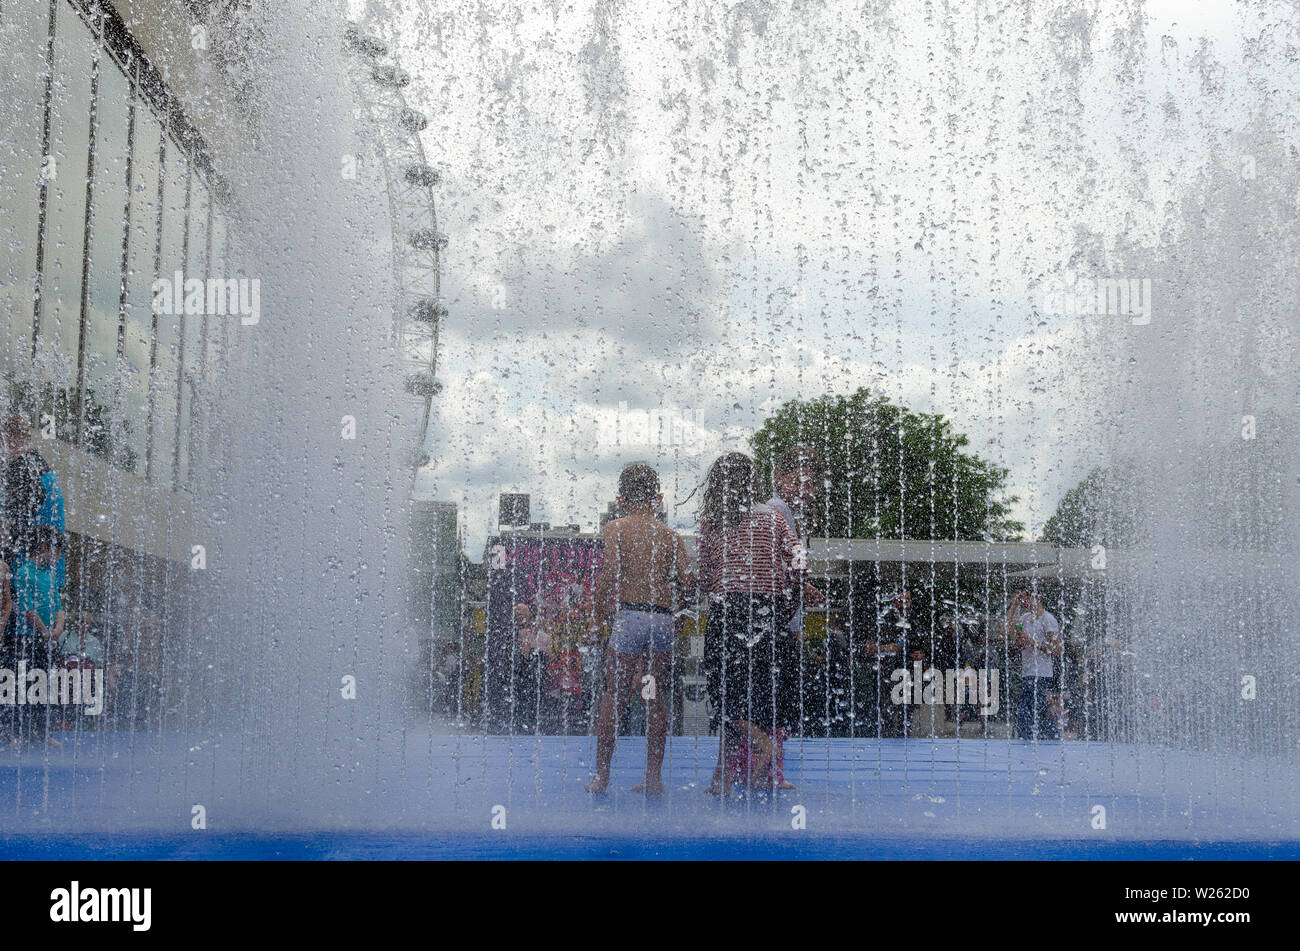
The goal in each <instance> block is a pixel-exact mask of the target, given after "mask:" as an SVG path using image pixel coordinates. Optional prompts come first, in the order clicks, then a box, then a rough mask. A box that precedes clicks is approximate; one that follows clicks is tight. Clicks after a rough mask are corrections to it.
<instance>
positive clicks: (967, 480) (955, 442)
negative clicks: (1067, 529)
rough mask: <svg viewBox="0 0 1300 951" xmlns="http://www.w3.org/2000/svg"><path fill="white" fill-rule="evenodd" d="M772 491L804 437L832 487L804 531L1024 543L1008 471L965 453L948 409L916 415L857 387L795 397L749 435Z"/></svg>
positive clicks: (820, 499)
mask: <svg viewBox="0 0 1300 951" xmlns="http://www.w3.org/2000/svg"><path fill="white" fill-rule="evenodd" d="M750 443H751V445H752V446H753V449H754V457H755V462H756V463H757V465H758V469H759V472H760V474H761V478H762V479H763V480H764V482H765V486H764V488H765V489H769V490H770V488H771V484H772V467H773V463H774V461H775V460H776V459H777V457H779V456H780V454H781V453H782V452H784V451H785V450H786V449H788V448H789V447H791V446H794V445H797V444H803V445H806V446H810V447H812V448H813V449H815V450H816V451H817V453H818V454H819V455H820V457H821V459H822V461H823V464H824V465H823V469H824V476H825V484H824V486H823V488H822V490H821V491H820V492H819V494H818V498H817V502H816V503H815V505H814V506H813V507H814V511H813V512H811V513H805V520H806V525H805V526H804V527H805V530H806V531H808V532H809V533H810V534H812V535H815V536H823V537H854V538H913V539H959V540H966V541H978V540H984V539H990V540H997V541H1004V540H1005V541H1014V540H1018V539H1019V538H1020V537H1021V535H1022V534H1023V532H1024V525H1023V524H1022V523H1021V522H1018V521H1016V520H1014V519H1012V518H1011V516H1010V507H1011V506H1012V505H1013V504H1015V503H1016V502H1017V501H1018V499H1017V497H1016V496H1014V495H1010V494H1008V492H1007V477H1008V470H1007V469H1005V468H1003V467H1001V466H997V465H994V464H993V463H990V462H988V461H986V460H983V459H981V458H979V457H978V456H977V455H975V454H974V453H971V452H968V451H966V447H967V446H968V445H969V444H970V440H969V439H968V438H967V437H966V436H965V435H964V434H962V433H957V432H954V430H953V428H952V424H951V423H950V422H949V421H948V420H946V419H944V417H943V416H942V415H931V414H928V413H916V412H913V411H912V410H909V409H908V408H907V407H905V406H899V405H896V404H894V403H892V402H891V401H890V400H889V399H888V398H887V397H884V396H877V395H873V394H872V393H871V392H870V390H868V389H867V388H865V387H863V388H859V389H858V390H857V391H856V392H854V393H853V394H852V395H851V396H847V397H845V396H831V395H825V396H821V397H818V398H816V399H813V400H807V401H800V400H791V401H789V402H787V403H785V404H784V405H782V406H781V408H780V409H778V410H777V411H776V413H774V414H773V415H772V416H770V417H769V418H768V419H767V420H766V421H765V422H764V423H763V426H762V428H760V429H759V431H758V432H757V433H755V434H754V436H752V437H751V438H750Z"/></svg>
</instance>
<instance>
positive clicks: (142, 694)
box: [0, 413, 159, 746]
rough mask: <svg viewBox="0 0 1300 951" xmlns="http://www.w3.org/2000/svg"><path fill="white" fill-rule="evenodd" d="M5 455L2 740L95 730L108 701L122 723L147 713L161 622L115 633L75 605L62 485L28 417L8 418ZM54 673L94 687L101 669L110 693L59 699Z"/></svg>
mask: <svg viewBox="0 0 1300 951" xmlns="http://www.w3.org/2000/svg"><path fill="white" fill-rule="evenodd" d="M0 458H2V459H3V468H2V470H0V739H5V740H7V741H8V742H10V743H12V744H16V745H22V744H48V745H51V746H59V745H60V741H59V740H58V739H57V736H56V734H57V733H58V732H59V731H60V730H66V729H71V728H74V727H75V728H79V729H89V728H91V727H92V726H93V725H94V724H95V723H97V722H100V721H99V720H98V717H99V716H101V715H103V714H104V713H105V709H104V707H105V706H107V707H108V710H107V713H108V719H109V720H112V721H114V722H116V723H118V724H119V725H128V721H129V723H131V724H134V723H136V722H137V721H143V720H145V719H147V717H148V715H149V713H150V712H151V711H152V709H153V708H154V707H155V706H156V697H157V695H158V693H159V690H158V687H159V683H158V680H159V679H158V677H157V676H156V673H155V670H154V667H155V664H154V663H153V660H154V658H153V657H152V653H151V647H152V645H154V643H155V642H156V641H157V637H155V636H151V635H152V634H155V633H156V630H155V628H156V625H155V624H152V623H151V619H150V618H148V617H147V616H146V615H145V614H144V613H142V612H136V614H137V615H139V618H138V620H139V624H138V625H137V627H138V632H137V636H136V637H134V638H128V637H125V636H119V637H116V638H114V637H113V636H112V634H111V633H110V632H109V631H108V629H107V627H106V625H105V623H104V621H103V619H102V618H100V617H98V616H97V615H96V612H94V611H93V610H92V609H91V606H90V605H89V604H77V605H69V604H68V600H69V599H68V593H67V589H68V584H67V576H68V572H67V562H68V551H67V547H68V546H67V538H68V535H67V529H66V523H65V517H64V498H63V489H62V486H61V485H60V482H59V478H58V476H57V474H56V473H55V471H54V469H53V468H52V467H51V465H50V464H49V462H48V461H47V460H46V459H45V457H44V456H43V455H42V454H41V452H40V451H39V450H38V449H37V448H36V447H35V446H34V445H33V442H32V429H31V426H30V424H29V422H28V420H27V418H26V417H25V416H24V415H21V414H17V413H13V414H10V415H7V416H5V417H3V421H2V422H0ZM87 600H89V599H87ZM123 613H125V612H123ZM55 671H60V672H65V673H72V672H75V673H76V675H77V676H78V677H79V678H81V679H82V681H83V682H84V683H87V684H88V685H90V684H93V683H95V681H94V680H93V675H94V674H95V672H99V678H100V679H99V680H98V681H97V682H98V683H99V684H100V685H101V689H102V695H101V696H99V697H98V699H97V700H96V701H95V704H94V705H92V704H90V703H89V702H87V698H86V697H85V696H81V697H80V701H81V702H79V703H76V704H68V703H56V702H53V701H54V700H55V699H57V698H56V697H55V696H54V695H53V691H52V688H51V685H52V684H53V683H54V677H53V676H52V672H55ZM87 674H89V675H91V676H92V679H91V680H90V681H87V680H85V675H87ZM38 684H40V685H41V686H42V687H43V688H44V689H39V690H38V689H37V685H38ZM114 700H116V701H117V702H116V703H115V704H114V703H113V701H114ZM88 709H89V710H92V711H93V714H94V715H93V717H87V716H85V715H84V714H85V712H86V711H87V710H88Z"/></svg>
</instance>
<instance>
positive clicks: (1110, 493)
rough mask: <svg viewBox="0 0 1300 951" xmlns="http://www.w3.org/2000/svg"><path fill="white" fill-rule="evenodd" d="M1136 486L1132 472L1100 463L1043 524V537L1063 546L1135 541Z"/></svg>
mask: <svg viewBox="0 0 1300 951" xmlns="http://www.w3.org/2000/svg"><path fill="white" fill-rule="evenodd" d="M1132 486H1133V482H1132V473H1131V472H1128V471H1127V470H1123V471H1117V470H1116V469H1113V468H1110V467H1107V466H1097V467H1096V468H1094V469H1093V470H1092V471H1091V472H1089V473H1088V474H1087V475H1086V476H1084V477H1083V479H1082V480H1081V481H1080V482H1079V484H1078V485H1076V486H1075V487H1074V488H1072V489H1070V491H1068V492H1066V493H1065V495H1063V496H1062V497H1061V501H1060V502H1058V503H1057V505H1056V511H1055V512H1053V513H1052V517H1051V518H1049V519H1048V520H1047V521H1046V523H1044V525H1043V533H1042V540H1043V541H1045V542H1051V543H1052V544H1053V545H1059V546H1061V547H1062V548H1089V547H1091V546H1093V545H1105V546H1106V547H1108V548H1111V547H1114V548H1123V547H1127V546H1130V545H1132V544H1134V542H1135V541H1137V538H1136V534H1137V518H1136V515H1137V512H1136V509H1135V507H1134V499H1133V492H1132Z"/></svg>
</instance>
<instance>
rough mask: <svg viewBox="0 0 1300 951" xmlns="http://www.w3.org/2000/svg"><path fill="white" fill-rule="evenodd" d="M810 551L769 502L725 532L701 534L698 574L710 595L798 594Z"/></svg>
mask: <svg viewBox="0 0 1300 951" xmlns="http://www.w3.org/2000/svg"><path fill="white" fill-rule="evenodd" d="M807 560H808V559H807V554H806V552H805V551H804V549H803V546H802V545H801V544H800V543H799V537H798V536H797V535H795V533H794V531H793V530H792V529H791V527H790V525H789V523H788V522H786V520H785V518H784V516H782V515H781V513H780V512H778V511H777V510H776V509H774V508H772V507H771V506H769V505H755V506H754V508H753V509H752V510H751V511H750V513H749V514H748V515H747V516H745V517H744V518H743V519H741V520H740V521H739V522H738V523H737V524H736V525H734V526H733V527H731V528H728V529H724V530H723V531H721V532H716V531H708V530H707V529H705V530H702V531H701V533H700V555H699V578H700V583H701V585H702V586H703V587H704V590H705V591H707V592H708V593H709V594H770V595H773V596H776V597H780V598H787V599H788V598H791V597H793V595H794V590H793V589H794V585H795V583H796V576H797V575H798V574H799V573H800V572H802V571H803V570H804V569H805V568H806V567H807Z"/></svg>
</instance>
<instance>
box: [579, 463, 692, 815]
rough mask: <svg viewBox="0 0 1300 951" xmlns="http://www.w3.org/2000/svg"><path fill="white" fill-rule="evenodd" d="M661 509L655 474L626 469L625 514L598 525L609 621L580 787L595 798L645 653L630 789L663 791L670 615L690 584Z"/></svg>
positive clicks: (602, 596)
mask: <svg viewBox="0 0 1300 951" xmlns="http://www.w3.org/2000/svg"><path fill="white" fill-rule="evenodd" d="M662 505H663V496H662V495H661V494H660V491H659V475H658V473H656V472H655V470H654V469H652V468H651V467H650V466H648V465H646V464H645V463H640V462H638V463H633V464H632V465H630V466H627V467H626V468H625V469H624V470H623V471H622V473H620V474H619V477H618V506H619V510H620V511H622V512H624V513H626V514H624V515H623V516H622V517H621V518H616V519H612V520H611V521H609V522H608V523H606V525H605V532H604V535H605V559H604V561H603V562H602V564H601V568H600V576H599V577H598V578H597V580H596V621H597V623H600V622H601V621H603V620H604V619H605V618H608V617H610V616H611V615H612V620H611V622H610V634H609V647H608V650H607V654H606V659H605V673H606V677H605V687H604V690H603V692H602V694H601V703H600V713H599V720H598V723H597V728H596V775H595V777H594V778H593V779H592V780H591V782H590V783H588V784H587V790H588V791H589V792H593V793H602V792H604V791H605V788H606V787H607V786H608V785H609V772H610V764H611V762H612V760H613V758H614V741H615V736H616V730H617V724H616V718H617V716H618V715H619V714H621V713H622V712H623V711H624V710H626V709H627V706H628V703H629V702H630V701H631V699H632V693H633V690H634V689H635V688H636V687H637V686H638V685H640V684H641V679H640V678H637V674H638V667H639V663H640V662H641V661H643V660H644V658H645V655H646V652H647V651H648V652H649V654H650V659H649V668H648V669H649V677H650V678H651V680H650V681H648V682H646V684H645V689H643V690H642V691H641V696H642V698H643V699H644V700H646V707H647V717H646V719H647V729H646V733H647V738H646V761H645V779H644V781H643V782H641V783H638V784H637V785H636V786H634V787H633V789H632V791H633V792H645V793H647V794H648V795H662V794H663V791H664V784H663V778H662V775H661V771H662V767H663V760H664V748H665V745H666V744H667V740H668V711H669V709H671V704H672V649H673V642H674V639H675V635H676V625H675V623H674V618H673V616H674V613H675V612H676V610H677V609H678V608H680V607H683V606H685V605H686V604H687V603H688V601H689V599H688V598H687V596H686V595H687V592H688V589H689V588H692V587H693V581H692V579H691V577H690V565H689V561H688V559H687V555H686V546H685V545H684V544H683V542H682V539H681V537H680V536H679V535H678V534H677V533H676V532H674V531H673V530H672V529H671V528H669V527H668V526H667V525H665V524H664V523H663V522H661V521H660V520H659V518H658V516H657V515H656V513H657V512H658V511H659V509H660V507H661V506H662ZM634 678H636V679H635V680H634ZM651 690H653V693H652V694H651V693H649V691H651Z"/></svg>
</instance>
